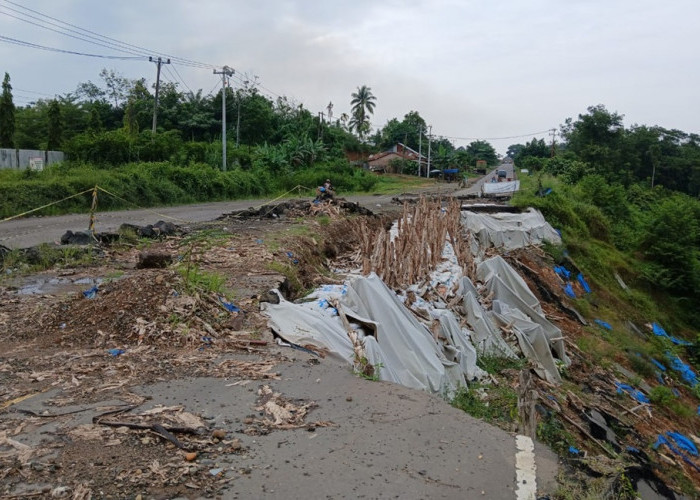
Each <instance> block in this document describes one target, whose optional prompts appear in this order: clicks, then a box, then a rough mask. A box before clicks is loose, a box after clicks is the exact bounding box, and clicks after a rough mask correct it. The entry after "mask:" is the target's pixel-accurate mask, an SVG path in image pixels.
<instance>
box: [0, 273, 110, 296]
mask: <svg viewBox="0 0 700 500" xmlns="http://www.w3.org/2000/svg"><path fill="white" fill-rule="evenodd" d="M103 281H104V280H103V279H102V278H78V279H71V278H62V277H57V276H45V277H36V276H34V277H32V278H27V279H24V280H20V281H18V282H17V283H15V284H14V285H13V286H14V287H15V288H16V289H17V294H18V295H59V294H66V293H72V292H81V291H83V290H87V289H88V288H91V287H93V286H96V285H99V284H100V283H102V282H103Z"/></svg>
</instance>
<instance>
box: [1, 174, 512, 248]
mask: <svg viewBox="0 0 700 500" xmlns="http://www.w3.org/2000/svg"><path fill="white" fill-rule="evenodd" d="M498 168H506V169H509V172H512V169H513V167H512V165H505V166H499V167H498ZM494 172H495V170H494V171H491V172H489V173H488V174H487V175H485V176H484V177H482V178H481V179H479V180H478V181H477V183H476V184H474V185H472V186H470V187H468V188H464V189H459V188H458V184H457V183H438V184H436V185H435V186H434V187H431V188H429V189H428V190H427V191H429V192H431V193H436V194H445V195H447V194H452V195H454V196H471V195H474V194H477V193H478V192H480V190H481V184H482V183H483V182H484V181H488V180H490V179H491V176H492V175H493V174H494ZM341 195H342V193H341ZM395 196H396V195H360V196H349V197H347V199H348V200H350V201H354V202H357V203H360V204H361V205H363V206H365V207H367V208H369V209H370V210H375V211H376V210H377V209H378V208H381V207H386V206H388V205H390V204H391V199H392V198H393V197H395ZM269 201H270V200H269V199H267V200H266V199H255V200H237V201H221V202H213V203H197V204H194V205H180V206H175V207H159V208H151V209H139V210H120V211H111V212H98V213H97V217H96V222H95V230H96V231H97V232H109V231H116V230H117V229H118V228H119V226H121V225H122V224H123V223H128V224H136V225H139V226H144V225H147V224H155V223H156V222H158V221H159V220H164V221H169V222H173V223H175V224H177V225H181V226H187V225H189V224H193V223H198V222H206V221H211V220H214V219H216V218H217V217H219V216H220V215H222V214H225V213H228V212H233V211H235V210H243V209H246V208H250V207H258V206H261V205H264V204H265V203H267V202H269ZM88 226H89V216H88V214H69V215H57V216H51V217H26V218H22V219H15V220H11V221H5V222H0V245H4V246H6V247H8V248H27V247H31V246H35V245H39V244H41V243H52V242H57V241H60V239H61V236H62V235H63V234H65V232H66V231H68V230H70V231H74V232H75V231H86V230H87V229H88Z"/></svg>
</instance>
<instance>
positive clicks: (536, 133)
mask: <svg viewBox="0 0 700 500" xmlns="http://www.w3.org/2000/svg"><path fill="white" fill-rule="evenodd" d="M551 130H552V129H547V130H541V131H539V132H532V133H530V134H521V135H511V136H507V137H453V136H449V135H443V136H440V137H443V138H445V139H454V140H459V141H500V140H505V139H519V138H521V137H531V136H533V135H540V134H546V133H548V132H550V131H551Z"/></svg>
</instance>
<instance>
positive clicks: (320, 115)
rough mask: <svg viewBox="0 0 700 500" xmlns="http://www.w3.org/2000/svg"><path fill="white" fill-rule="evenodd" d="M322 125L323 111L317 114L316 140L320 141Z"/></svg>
mask: <svg viewBox="0 0 700 500" xmlns="http://www.w3.org/2000/svg"><path fill="white" fill-rule="evenodd" d="M322 125H323V111H319V112H318V140H319V141H320V140H321V131H322Z"/></svg>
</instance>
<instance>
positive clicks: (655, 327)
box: [651, 323, 693, 346]
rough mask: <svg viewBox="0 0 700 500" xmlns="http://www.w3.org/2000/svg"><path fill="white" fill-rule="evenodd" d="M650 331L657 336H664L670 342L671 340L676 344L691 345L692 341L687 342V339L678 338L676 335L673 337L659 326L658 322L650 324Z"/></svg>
mask: <svg viewBox="0 0 700 500" xmlns="http://www.w3.org/2000/svg"><path fill="white" fill-rule="evenodd" d="M651 331H652V332H654V335H656V336H657V337H666V338H667V339H669V340H670V341H671V342H673V343H674V344H676V345H684V346H686V345H693V343H692V342H688V341H687V340H682V339H679V338H677V337H673V336H671V335H669V334H668V333H666V330H664V329H663V328H661V325H659V324H658V323H652V324H651Z"/></svg>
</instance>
